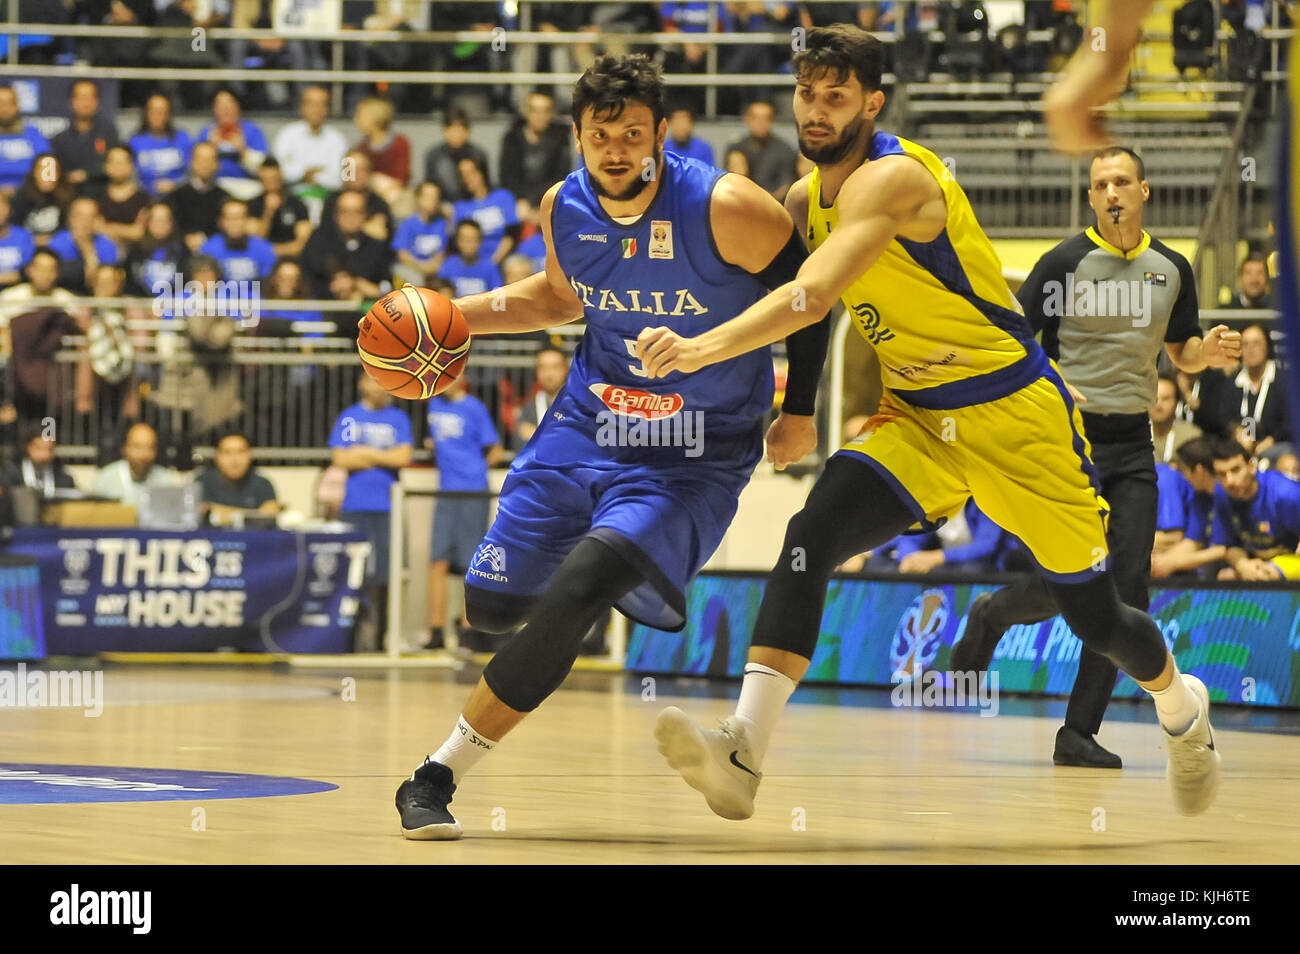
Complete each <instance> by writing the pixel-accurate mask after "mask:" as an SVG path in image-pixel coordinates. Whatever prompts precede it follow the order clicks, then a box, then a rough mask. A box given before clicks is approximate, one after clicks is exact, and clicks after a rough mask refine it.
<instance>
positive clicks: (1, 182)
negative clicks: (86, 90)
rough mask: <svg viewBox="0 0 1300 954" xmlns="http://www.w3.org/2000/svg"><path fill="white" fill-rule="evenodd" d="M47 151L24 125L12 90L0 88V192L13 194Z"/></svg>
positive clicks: (44, 141) (43, 141)
mask: <svg viewBox="0 0 1300 954" xmlns="http://www.w3.org/2000/svg"><path fill="white" fill-rule="evenodd" d="M49 149H50V143H49V140H48V139H46V138H45V137H44V136H42V135H41V133H40V131H39V130H38V129H37V128H36V127H35V126H29V125H27V124H26V123H24V122H23V117H22V114H21V113H20V112H19V111H18V94H17V93H15V92H14V88H13V87H12V86H0V191H3V192H5V193H12V192H13V191H14V190H15V189H17V188H18V187H19V186H20V185H22V184H23V179H24V178H25V177H26V176H27V170H28V169H30V168H31V167H32V162H33V161H34V160H35V159H36V157H37V156H39V155H40V154H41V153H43V152H49Z"/></svg>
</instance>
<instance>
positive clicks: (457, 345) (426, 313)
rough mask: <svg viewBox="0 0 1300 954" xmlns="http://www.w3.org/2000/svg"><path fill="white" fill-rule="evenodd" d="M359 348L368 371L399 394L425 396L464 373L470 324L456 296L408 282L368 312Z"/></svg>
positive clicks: (409, 397) (415, 397)
mask: <svg viewBox="0 0 1300 954" xmlns="http://www.w3.org/2000/svg"><path fill="white" fill-rule="evenodd" d="M357 327H358V328H359V329H360V334H359V336H358V337H357V352H358V353H359V354H360V355H361V364H362V367H364V368H365V369H366V374H368V375H370V377H372V378H374V379H375V381H377V382H379V384H380V386H381V387H383V389H384V390H385V391H387V392H388V393H389V394H391V395H393V396H394V397H399V398H406V399H407V400H409V401H418V400H425V399H428V398H431V397H433V396H434V395H435V394H441V393H442V392H443V391H445V390H447V388H448V387H450V386H451V383H452V382H453V381H455V380H456V378H457V377H459V376H460V373H461V372H462V371H463V370H464V368H465V362H466V360H467V359H468V358H469V325H468V324H467V323H466V321H465V316H464V315H462V314H461V312H460V309H459V308H457V307H456V305H455V303H454V302H452V300H451V299H450V298H447V297H446V296H444V295H440V294H438V292H435V291H430V290H429V289H427V288H416V287H415V286H414V285H403V286H402V287H401V288H398V289H396V290H394V291H391V292H389V293H388V294H387V295H385V296H384V297H383V298H381V299H379V301H377V302H375V304H374V305H373V306H372V307H371V309H370V310H369V311H368V312H366V314H365V315H364V317H362V319H361V321H360V322H358V325H357Z"/></svg>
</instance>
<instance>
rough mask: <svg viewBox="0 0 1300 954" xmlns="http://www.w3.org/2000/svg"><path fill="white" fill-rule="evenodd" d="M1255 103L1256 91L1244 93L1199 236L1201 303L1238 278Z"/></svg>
mask: <svg viewBox="0 0 1300 954" xmlns="http://www.w3.org/2000/svg"><path fill="white" fill-rule="evenodd" d="M1254 102H1255V88H1254V87H1253V86H1252V87H1250V88H1248V89H1247V90H1246V91H1245V93H1244V101H1243V103H1242V110H1241V112H1240V114H1239V115H1238V117H1237V123H1236V126H1235V127H1234V128H1233V131H1232V138H1231V141H1230V142H1229V144H1228V148H1226V149H1224V151H1223V158H1222V161H1221V162H1220V165H1219V171H1218V175H1217V176H1216V177H1215V183H1214V191H1213V193H1212V195H1211V196H1210V197H1209V201H1208V202H1207V203H1206V205H1205V215H1204V218H1203V219H1202V220H1201V224H1200V228H1199V230H1198V231H1197V234H1196V257H1195V259H1194V260H1193V262H1192V270H1193V271H1194V272H1195V273H1196V284H1197V290H1198V292H1199V295H1200V300H1201V301H1212V302H1217V301H1218V300H1219V289H1220V288H1223V287H1225V286H1226V287H1229V288H1231V287H1232V285H1233V283H1234V281H1235V280H1236V275H1237V257H1238V255H1237V243H1238V242H1239V241H1240V239H1241V238H1242V237H1243V235H1242V232H1243V230H1242V227H1241V219H1240V211H1241V204H1242V199H1243V193H1246V192H1248V190H1249V189H1250V188H1251V186H1252V185H1253V177H1252V178H1251V179H1250V180H1247V178H1246V177H1245V176H1244V175H1243V169H1242V165H1241V155H1242V151H1243V145H1244V143H1245V139H1246V131H1247V125H1246V120H1247V117H1248V116H1249V115H1250V113H1251V107H1252V106H1253V105H1254Z"/></svg>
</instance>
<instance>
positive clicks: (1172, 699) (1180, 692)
mask: <svg viewBox="0 0 1300 954" xmlns="http://www.w3.org/2000/svg"><path fill="white" fill-rule="evenodd" d="M1147 692H1148V693H1149V694H1150V696H1151V700H1152V701H1153V702H1154V703H1155V704H1156V716H1157V717H1158V718H1159V719H1160V724H1161V725H1162V726H1164V727H1165V731H1166V732H1168V733H1169V734H1170V735H1182V734H1183V733H1184V732H1186V731H1187V730H1188V729H1190V728H1191V727H1192V723H1193V722H1195V721H1196V715H1197V713H1199V712H1200V711H1201V702H1200V700H1199V699H1197V698H1196V694H1195V693H1194V692H1192V690H1190V689H1188V688H1187V684H1186V683H1184V682H1183V677H1182V675H1181V674H1180V673H1179V672H1178V667H1177V666H1174V681H1173V682H1171V683H1170V684H1169V685H1168V687H1166V688H1164V689H1161V690H1160V691H1159V692H1152V690H1150V689H1148V690H1147Z"/></svg>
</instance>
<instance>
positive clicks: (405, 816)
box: [397, 762, 462, 841]
mask: <svg viewBox="0 0 1300 954" xmlns="http://www.w3.org/2000/svg"><path fill="white" fill-rule="evenodd" d="M455 793H456V786H455V784H454V783H453V782H452V780H451V769H449V768H447V766H445V765H443V764H442V763H441V762H425V763H424V764H423V765H421V766H420V767H419V768H418V769H416V770H415V774H414V775H413V776H412V777H411V778H408V779H407V780H406V781H405V782H403V783H402V784H401V785H400V786H398V788H397V811H398V812H399V813H400V814H401V816H402V834H403V835H405V836H406V837H407V838H408V839H409V840H411V841H453V840H455V839H457V838H459V837H460V836H461V831H462V829H461V827H460V822H458V821H456V819H455V818H454V817H453V816H452V814H451V812H449V811H448V810H447V806H448V805H449V804H450V803H451V797H452V795H454V794H455Z"/></svg>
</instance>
